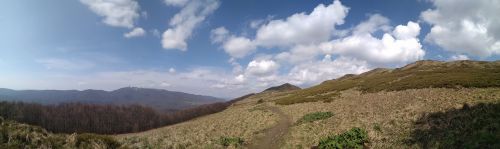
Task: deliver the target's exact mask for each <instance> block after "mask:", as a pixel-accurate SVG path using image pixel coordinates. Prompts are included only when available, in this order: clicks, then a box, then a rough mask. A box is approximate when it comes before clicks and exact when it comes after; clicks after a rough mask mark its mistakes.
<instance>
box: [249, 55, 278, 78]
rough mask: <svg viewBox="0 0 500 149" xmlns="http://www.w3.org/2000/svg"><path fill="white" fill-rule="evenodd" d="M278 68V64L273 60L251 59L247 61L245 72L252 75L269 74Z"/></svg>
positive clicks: (262, 75)
mask: <svg viewBox="0 0 500 149" xmlns="http://www.w3.org/2000/svg"><path fill="white" fill-rule="evenodd" d="M278 68H279V64H278V63H276V62H275V61H273V60H266V59H261V60H253V61H250V63H248V66H247V68H246V73H248V74H249V75H252V76H261V77H264V76H270V75H272V74H275V73H276V71H277V70H278Z"/></svg>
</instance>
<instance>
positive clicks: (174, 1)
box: [164, 0, 189, 7]
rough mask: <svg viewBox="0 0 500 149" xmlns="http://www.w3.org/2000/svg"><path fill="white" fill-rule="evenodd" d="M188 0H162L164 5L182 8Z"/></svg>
mask: <svg viewBox="0 0 500 149" xmlns="http://www.w3.org/2000/svg"><path fill="white" fill-rule="evenodd" d="M188 1H189V0H164V2H165V4H167V5H170V6H176V7H182V6H184V5H186V3H187V2H188Z"/></svg>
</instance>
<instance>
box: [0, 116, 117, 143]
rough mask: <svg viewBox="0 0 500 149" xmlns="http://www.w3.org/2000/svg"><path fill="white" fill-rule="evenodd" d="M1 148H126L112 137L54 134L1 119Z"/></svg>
mask: <svg viewBox="0 0 500 149" xmlns="http://www.w3.org/2000/svg"><path fill="white" fill-rule="evenodd" d="M0 148H12V149H14V148H26V149H31V148H33V149H34V148H42V149H45V148H46V149H49V148H50V149H66V148H82V149H85V148H108V149H116V148H124V147H123V146H122V145H121V144H120V143H119V142H118V141H116V140H115V139H114V138H112V137H108V136H104V135H96V134H72V135H67V134H53V133H50V132H48V131H46V130H45V129H43V128H41V127H38V126H32V125H27V124H21V123H17V122H14V121H8V120H4V119H3V118H1V117H0Z"/></svg>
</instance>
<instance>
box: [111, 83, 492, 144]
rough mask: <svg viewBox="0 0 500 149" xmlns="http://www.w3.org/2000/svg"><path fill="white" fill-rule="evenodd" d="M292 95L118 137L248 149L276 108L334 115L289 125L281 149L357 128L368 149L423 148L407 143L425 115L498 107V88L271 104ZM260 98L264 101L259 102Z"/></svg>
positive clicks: (266, 96) (350, 93) (347, 94)
mask: <svg viewBox="0 0 500 149" xmlns="http://www.w3.org/2000/svg"><path fill="white" fill-rule="evenodd" d="M289 93H290V92H281V93H279V92H274V93H261V94H257V95H254V96H251V97H249V98H247V99H245V100H242V101H239V102H237V103H236V104H234V105H233V106H231V107H230V108H228V109H227V110H225V111H223V112H220V113H216V114H212V115H208V116H205V117H201V118H198V119H195V120H191V121H188V122H184V123H180V124H176V125H172V126H167V127H164V128H160V129H155V130H151V131H147V132H143V133H136V134H127V135H120V136H117V138H118V139H120V140H121V141H123V142H125V144H127V145H129V146H131V147H136V148H145V147H147V146H150V147H152V148H223V146H221V145H219V144H218V142H217V140H218V139H219V138H220V137H221V136H227V137H240V138H243V140H244V141H245V143H246V145H248V144H252V143H255V141H256V140H258V139H257V138H259V137H262V135H264V134H265V133H263V132H266V130H269V128H271V127H273V126H274V125H276V124H277V121H278V120H279V118H280V117H278V116H277V115H276V114H275V113H273V112H272V111H269V110H265V109H266V108H265V107H269V106H275V107H278V108H279V109H280V110H281V111H283V112H284V114H286V115H288V117H289V118H290V119H291V122H292V123H294V122H296V121H297V120H299V119H300V118H301V117H302V116H304V115H306V114H308V113H313V112H319V111H321V112H326V111H330V112H332V113H333V114H334V115H333V116H332V117H330V118H328V119H324V120H319V121H314V122H311V123H304V124H299V125H291V127H290V128H289V129H288V130H289V131H288V132H287V133H286V135H285V136H284V141H285V142H284V145H283V146H282V147H281V148H286V149H288V148H310V147H311V146H314V145H317V143H318V141H319V140H320V138H322V137H326V136H328V135H332V134H339V133H342V132H344V131H346V130H349V129H351V128H353V127H361V128H364V129H365V130H367V131H368V135H369V138H370V143H369V144H368V146H369V147H370V148H419V146H408V144H405V143H404V141H405V139H408V137H409V136H410V133H411V131H412V130H413V128H414V127H413V125H414V123H415V121H416V120H417V119H418V118H419V117H421V116H422V115H424V114H426V113H432V112H438V111H446V110H449V109H454V108H455V109H457V108H462V106H463V104H464V103H468V104H470V105H475V104H477V103H500V88H481V89H475V88H462V89H444V88H433V89H409V90H404V91H391V92H377V93H361V92H359V91H356V90H346V91H342V92H340V94H341V95H340V96H338V97H335V98H334V99H333V100H332V101H331V102H329V103H323V102H309V103H300V104H292V105H275V104H274V102H273V100H276V99H279V98H280V97H283V96H287V95H288V94H289ZM259 100H262V101H264V103H260V104H259V103H258V101H259ZM376 127H377V128H376ZM246 145H245V146H243V148H246Z"/></svg>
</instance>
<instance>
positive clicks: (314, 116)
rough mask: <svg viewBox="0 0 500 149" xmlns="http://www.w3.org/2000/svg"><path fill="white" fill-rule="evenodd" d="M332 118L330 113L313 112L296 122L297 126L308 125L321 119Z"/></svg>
mask: <svg viewBox="0 0 500 149" xmlns="http://www.w3.org/2000/svg"><path fill="white" fill-rule="evenodd" d="M332 116H333V113H332V112H314V113H309V114H306V115H304V116H303V117H302V118H301V119H299V120H298V121H297V124H303V123H310V122H314V121H318V120H322V119H327V118H330V117H332Z"/></svg>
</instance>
